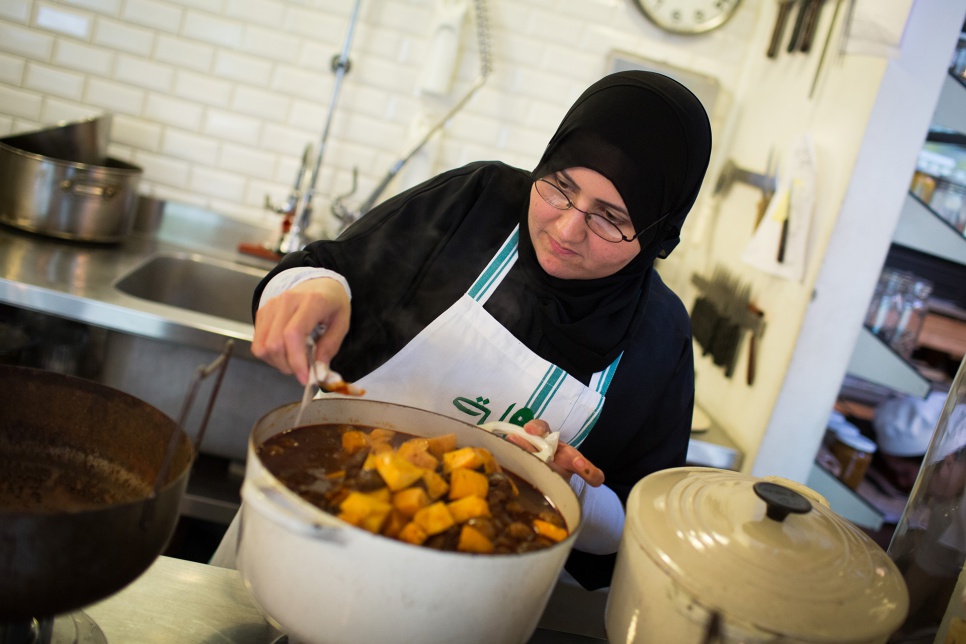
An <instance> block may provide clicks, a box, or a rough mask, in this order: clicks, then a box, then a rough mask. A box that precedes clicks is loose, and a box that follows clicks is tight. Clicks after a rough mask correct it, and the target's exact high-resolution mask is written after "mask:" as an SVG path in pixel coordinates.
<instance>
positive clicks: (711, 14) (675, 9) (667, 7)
mask: <svg viewBox="0 0 966 644" xmlns="http://www.w3.org/2000/svg"><path fill="white" fill-rule="evenodd" d="M631 2H633V4H634V5H635V6H636V7H637V8H638V9H640V11H641V13H643V14H644V15H645V16H646V17H647V19H648V20H650V21H651V22H653V23H654V24H655V25H657V26H658V27H660V28H661V29H663V30H665V31H669V32H671V33H675V34H701V33H705V32H707V31H711V30H712V29H717V28H718V27H720V26H721V25H723V24H724V23H725V22H727V20H728V18H730V17H731V16H733V15H734V13H735V11H737V9H738V4H739V3H740V2H741V0H631Z"/></svg>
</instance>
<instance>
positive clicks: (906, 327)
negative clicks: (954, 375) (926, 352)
mask: <svg viewBox="0 0 966 644" xmlns="http://www.w3.org/2000/svg"><path fill="white" fill-rule="evenodd" d="M904 287H905V291H904V293H903V295H902V298H901V300H902V301H901V304H900V310H899V319H898V321H897V323H896V330H895V333H893V335H892V340H891V341H890V342H889V345H890V346H891V347H892V348H893V349H894V350H895V352H896V353H898V354H899V355H900V356H902V357H903V358H905V359H907V360H908V359H909V358H910V357H911V356H912V352H913V351H915V349H916V343H917V342H918V341H919V332H920V331H921V330H922V325H923V322H925V320H926V313H927V312H928V306H927V305H928V301H929V295H930V294H931V293H932V288H933V284H932V282H930V281H929V280H927V279H923V278H921V277H916V276H912V278H911V279H910V280H908V281H906V282H905V283H904Z"/></svg>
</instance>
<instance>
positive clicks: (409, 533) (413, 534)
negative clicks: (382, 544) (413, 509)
mask: <svg viewBox="0 0 966 644" xmlns="http://www.w3.org/2000/svg"><path fill="white" fill-rule="evenodd" d="M396 538H397V539H399V540H400V541H405V542H406V543H411V544H413V545H415V546H421V545H423V542H424V541H426V539H428V538H429V535H428V534H426V531H425V530H423V529H422V528H420V527H419V526H418V525H416V524H415V523H414V522H412V521H410V522H409V523H407V524H406V525H405V526H403V529H402V530H400V531H399V534H398V535H397V537H396Z"/></svg>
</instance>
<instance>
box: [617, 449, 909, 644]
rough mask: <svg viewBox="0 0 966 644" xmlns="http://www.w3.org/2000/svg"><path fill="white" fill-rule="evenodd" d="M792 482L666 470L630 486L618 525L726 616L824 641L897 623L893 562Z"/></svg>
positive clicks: (898, 581)
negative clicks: (622, 524)
mask: <svg viewBox="0 0 966 644" xmlns="http://www.w3.org/2000/svg"><path fill="white" fill-rule="evenodd" d="M756 485H757V487H758V492H756V489H755V488H756ZM796 485H797V484H794V483H791V482H790V486H788V487H785V486H780V485H777V484H775V483H774V482H771V481H763V480H761V479H757V478H755V477H752V476H748V475H745V474H741V473H738V472H732V471H728V470H719V469H714V468H701V467H686V468H677V469H670V470H664V471H662V472H657V473H655V474H652V475H650V476H648V477H647V478H645V479H643V480H642V481H640V482H639V483H638V484H637V485H636V486H635V487H634V489H633V490H632V491H631V494H630V496H629V498H628V503H627V524H626V527H625V530H628V531H629V535H628V536H631V537H633V539H634V540H636V541H637V542H638V543H639V544H640V545H641V546H642V548H643V550H644V552H645V554H647V555H648V556H649V557H651V558H652V559H653V561H654V562H655V563H656V564H657V565H658V566H659V567H660V568H662V569H663V570H664V571H665V572H666V573H667V574H668V575H669V576H670V577H671V578H672V579H673V580H674V582H676V583H677V584H678V585H679V586H680V587H681V588H682V589H683V590H684V591H686V592H687V593H688V594H689V595H690V596H691V597H693V598H694V599H695V600H696V601H697V602H698V603H699V604H701V605H702V606H704V607H705V608H707V609H709V610H717V611H719V612H720V613H721V615H722V617H723V618H724V619H725V620H726V622H727V621H730V622H733V623H743V624H747V625H750V626H754V627H756V628H758V629H761V630H765V631H770V632H774V633H776V634H783V635H785V636H790V637H795V638H800V639H804V640H816V641H828V642H840V641H852V640H863V639H866V638H869V637H871V636H874V635H881V634H889V633H892V632H893V631H895V630H896V629H898V628H899V626H900V625H901V624H902V622H903V620H904V619H905V616H906V613H907V611H908V604H909V598H908V593H907V591H906V586H905V582H904V580H903V579H902V575H901V574H900V573H899V570H898V569H897V568H896V566H895V564H893V562H892V560H891V559H889V557H888V555H886V553H885V552H884V551H883V550H882V549H881V548H880V547H879V546H878V545H876V544H875V542H873V541H872V540H871V539H869V538H868V537H867V536H866V535H865V534H864V533H862V532H861V531H859V530H858V529H857V528H855V527H854V526H853V525H852V524H851V523H849V522H847V521H846V520H845V519H843V518H841V517H840V516H838V515H837V514H835V513H834V512H833V511H832V510H830V509H829V508H827V507H825V506H823V505H821V504H820V503H818V502H810V501H809V500H808V499H807V498H805V496H802V495H801V494H799V493H798V492H795V491H794V490H793V489H792V487H793V486H796ZM799 487H801V486H799ZM759 494H761V495H762V496H765V497H766V498H768V501H767V502H766V501H765V500H764V499H763V498H762V496H759ZM819 498H820V497H819ZM786 511H787V516H785V517H784V518H783V519H780V518H779V515H781V514H783V513H785V512H786ZM769 512H770V513H771V514H772V515H773V516H774V517H775V518H769V516H768V513H769Z"/></svg>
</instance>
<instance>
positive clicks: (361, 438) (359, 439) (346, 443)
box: [342, 429, 369, 454]
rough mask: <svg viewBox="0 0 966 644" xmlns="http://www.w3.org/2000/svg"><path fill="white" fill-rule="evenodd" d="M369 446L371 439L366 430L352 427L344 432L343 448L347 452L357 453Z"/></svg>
mask: <svg viewBox="0 0 966 644" xmlns="http://www.w3.org/2000/svg"><path fill="white" fill-rule="evenodd" d="M368 448H369V439H368V437H367V436H366V433H365V432H362V431H359V430H358V429H350V430H349V431H347V432H345V433H343V434H342V449H344V450H345V451H346V453H347V454H355V453H356V452H360V451H362V450H364V449H368Z"/></svg>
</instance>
